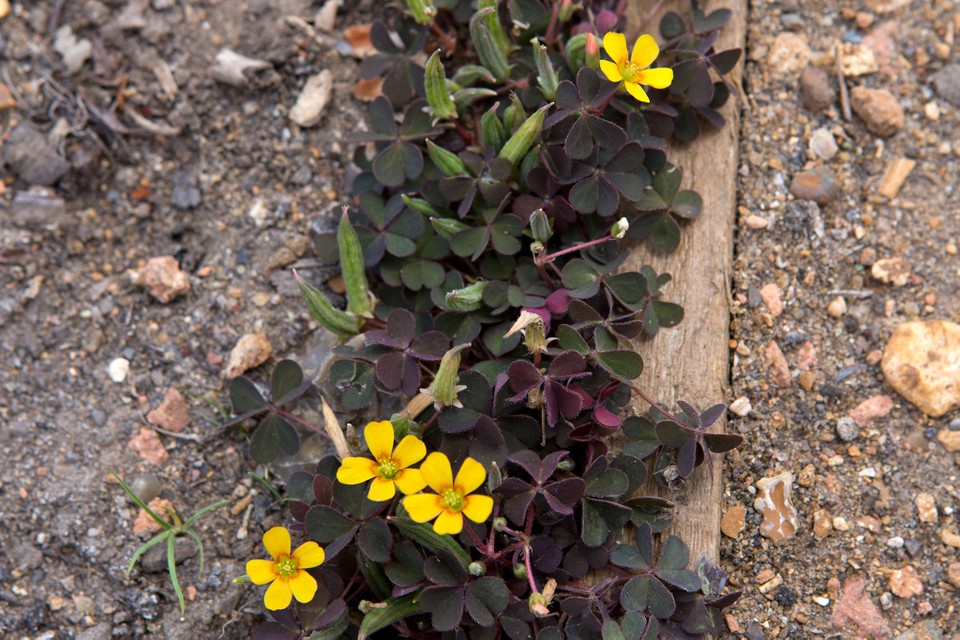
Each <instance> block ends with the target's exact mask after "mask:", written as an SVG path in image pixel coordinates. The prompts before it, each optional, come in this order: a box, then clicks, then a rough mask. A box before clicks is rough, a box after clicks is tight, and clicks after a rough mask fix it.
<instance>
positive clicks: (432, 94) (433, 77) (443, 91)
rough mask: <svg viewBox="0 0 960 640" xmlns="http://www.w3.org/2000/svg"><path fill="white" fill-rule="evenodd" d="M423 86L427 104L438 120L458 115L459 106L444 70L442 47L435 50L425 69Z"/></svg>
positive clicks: (451, 118) (449, 118) (450, 118)
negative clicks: (441, 57)
mask: <svg viewBox="0 0 960 640" xmlns="http://www.w3.org/2000/svg"><path fill="white" fill-rule="evenodd" d="M423 86H424V89H425V91H426V94H427V104H428V105H430V111H431V113H433V117H434V118H436V119H437V120H443V119H447V120H453V119H454V118H456V117H457V107H456V105H455V104H453V99H452V98H451V97H450V94H449V93H448V92H447V76H446V74H445V73H444V72H443V62H441V60H440V49H437V50H436V51H434V52H433V55H432V56H430V59H429V60H427V66H426V68H425V69H424V71H423Z"/></svg>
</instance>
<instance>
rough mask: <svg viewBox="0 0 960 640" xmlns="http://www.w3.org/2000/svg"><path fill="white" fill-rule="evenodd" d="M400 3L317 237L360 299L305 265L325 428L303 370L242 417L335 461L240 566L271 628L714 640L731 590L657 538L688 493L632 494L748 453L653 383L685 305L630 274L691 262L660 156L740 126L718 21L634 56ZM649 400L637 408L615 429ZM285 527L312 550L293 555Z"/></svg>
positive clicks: (611, 12)
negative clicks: (666, 255)
mask: <svg viewBox="0 0 960 640" xmlns="http://www.w3.org/2000/svg"><path fill="white" fill-rule="evenodd" d="M620 4H622V3H620ZM407 8H408V11H407V13H406V14H405V15H403V16H397V17H396V19H395V20H391V21H390V22H389V24H387V23H376V24H375V25H374V26H373V29H372V32H371V38H372V42H373V44H374V45H375V46H376V48H377V49H378V52H379V53H378V54H377V55H374V56H372V57H370V58H368V59H367V60H366V61H365V62H364V64H363V66H362V74H363V75H364V77H367V78H373V77H378V76H379V77H381V78H382V79H383V96H382V97H380V98H378V99H377V100H376V101H375V102H374V103H373V104H372V106H371V107H370V109H369V114H368V127H367V131H365V132H362V133H358V134H356V135H355V136H354V140H355V142H356V143H357V153H356V155H355V162H356V165H357V167H358V172H357V175H356V177H355V178H354V180H353V200H352V201H351V202H350V203H349V204H347V205H346V206H345V207H344V211H343V215H342V219H341V220H340V222H339V225H338V229H337V231H336V233H335V234H330V235H329V236H321V237H319V238H318V239H317V245H318V247H317V252H318V254H319V255H323V256H335V257H336V259H337V260H338V262H339V265H340V270H341V274H342V279H343V282H344V285H345V308H344V309H341V308H340V307H339V306H338V305H335V304H334V303H333V302H332V301H331V299H330V298H328V297H327V296H326V295H324V293H323V292H321V291H320V290H319V289H318V288H317V287H315V286H314V285H312V284H311V283H310V282H308V281H307V280H306V279H305V278H303V277H301V276H300V275H297V278H298V282H299V284H300V287H301V292H302V293H303V297H304V299H305V301H306V303H307V305H308V307H309V309H310V312H311V314H312V315H313V317H314V318H315V319H316V320H317V322H318V323H319V324H320V325H322V327H323V328H324V330H329V331H331V332H333V333H335V334H336V335H337V336H338V337H339V338H340V339H341V341H342V344H341V346H340V347H338V348H337V350H336V358H335V360H334V361H333V362H332V364H331V365H330V366H329V368H328V370H327V378H328V379H327V380H325V381H324V383H325V384H326V386H327V388H329V389H333V390H334V393H332V394H327V395H328V396H330V397H327V398H325V402H326V401H329V402H330V403H331V405H332V407H333V408H330V407H328V406H327V405H326V404H324V414H325V418H326V420H325V424H324V425H312V424H309V423H307V422H305V421H304V420H303V419H302V418H300V417H299V416H298V403H300V402H302V401H303V399H304V398H305V397H306V396H308V395H310V394H313V393H315V389H314V387H313V385H312V384H311V383H310V381H308V380H305V379H304V376H303V373H302V371H301V369H300V367H299V366H298V365H297V364H296V363H294V362H292V361H283V362H281V363H280V364H279V365H278V366H277V368H276V370H275V371H274V373H273V376H272V379H271V381H270V384H269V393H266V392H265V391H261V389H260V388H259V387H258V386H257V385H256V384H255V383H254V382H253V381H251V380H249V379H247V378H238V379H236V380H234V381H233V382H232V384H231V399H232V404H233V411H234V416H235V417H234V418H233V419H232V420H231V421H230V422H228V423H227V424H228V425H246V426H250V427H251V428H252V432H251V438H250V448H251V455H252V457H253V459H254V460H255V461H256V462H257V463H260V464H268V463H270V462H271V461H273V460H274V459H276V458H277V457H278V456H279V455H281V454H288V455H289V454H293V453H296V451H297V450H298V449H299V447H300V433H299V430H298V429H303V428H306V429H313V430H316V431H322V432H324V433H326V434H327V435H329V436H330V438H331V440H332V442H333V445H334V447H333V450H334V452H335V453H333V454H331V455H330V456H328V457H325V458H324V459H322V460H319V461H318V463H317V465H316V468H315V470H314V471H313V472H312V473H307V472H299V473H297V474H294V476H292V477H291V478H289V480H288V481H287V494H288V495H287V497H288V500H289V503H288V504H289V512H290V516H291V522H290V524H289V527H288V528H287V529H289V531H288V530H287V529H285V528H282V527H276V528H273V529H271V530H270V531H268V532H267V534H266V535H265V536H264V545H265V547H266V550H267V552H268V554H269V556H270V559H269V560H266V559H257V560H251V561H250V563H249V564H248V567H247V569H248V570H247V573H248V577H249V580H250V581H252V582H253V583H255V584H257V585H266V584H268V583H269V584H270V586H269V587H268V588H267V590H266V591H265V596H264V601H265V604H266V606H267V608H268V609H270V610H271V611H272V615H273V618H274V619H273V620H272V621H270V622H268V623H266V624H265V625H264V626H263V627H261V628H260V629H259V630H258V631H257V634H258V636H259V637H264V638H267V637H269V638H315V639H321V638H339V637H341V636H344V637H360V638H366V637H373V636H376V637H397V636H398V634H399V635H401V636H402V637H422V638H435V637H450V638H455V637H463V638H511V639H520V638H538V639H547V640H553V639H557V638H574V639H575V638H588V637H597V635H598V634H601V635H602V637H603V638H605V639H607V640H611V639H616V638H655V637H670V638H696V637H704V636H705V635H707V634H710V633H713V632H716V631H718V630H720V629H721V627H720V625H721V624H722V622H721V616H720V615H719V612H720V611H721V609H722V608H724V607H726V606H728V605H730V604H732V603H733V602H734V601H735V600H736V598H737V596H738V593H737V592H732V593H725V589H724V588H725V582H726V577H725V575H724V574H723V572H722V571H721V570H719V568H717V567H715V566H712V565H711V564H710V563H709V562H707V561H705V560H700V561H699V562H694V563H693V564H692V565H691V563H690V558H689V552H688V548H687V546H686V544H685V543H684V542H683V541H682V540H680V539H679V538H677V537H676V536H665V538H664V539H663V540H660V541H659V544H655V537H656V536H657V535H658V534H659V533H661V532H662V531H663V530H664V529H665V528H666V527H667V526H668V525H669V523H670V513H671V510H672V509H673V505H672V504H671V503H670V502H669V501H667V500H664V499H662V498H654V497H644V496H642V495H637V490H638V489H639V488H640V487H641V486H642V485H643V483H644V482H645V481H646V480H647V477H648V475H651V476H652V477H653V478H655V479H656V480H657V481H658V482H661V483H664V484H668V485H672V484H676V483H680V482H683V481H685V479H686V478H688V477H689V476H690V474H691V473H692V472H693V470H694V468H695V467H696V466H698V465H699V464H702V463H704V462H706V463H707V464H708V465H712V462H711V461H712V455H713V454H717V453H722V452H724V451H727V450H729V449H731V448H733V447H735V446H736V445H737V444H738V443H739V440H740V438H739V436H734V435H722V434H714V433H709V432H708V431H707V429H708V428H709V427H710V426H711V425H712V424H714V423H715V422H716V421H717V420H718V419H719V418H720V417H721V416H722V415H723V411H724V409H725V407H724V406H723V405H717V406H712V407H706V408H703V409H699V408H697V406H696V405H697V402H696V399H691V401H690V402H683V401H681V402H678V403H677V405H678V406H677V408H673V407H666V406H660V405H658V404H657V403H656V399H654V398H649V397H648V396H647V394H645V393H644V391H643V390H642V388H641V386H639V384H640V382H638V380H640V381H642V378H641V374H642V371H643V361H642V359H641V357H640V356H639V355H638V354H637V353H636V352H635V351H634V349H633V344H634V343H635V342H636V341H639V340H644V339H649V338H652V337H653V336H655V335H656V334H657V333H658V332H659V331H661V330H669V328H670V327H672V326H675V325H676V324H677V323H679V322H680V321H681V320H682V318H683V310H682V308H680V307H679V306H678V305H676V304H674V303H672V302H670V300H669V298H668V297H667V296H665V295H664V292H663V290H664V287H665V285H666V284H667V283H668V282H669V281H670V276H669V274H663V273H657V272H656V271H655V270H654V269H652V268H651V267H649V266H645V267H643V268H641V269H640V270H639V271H635V272H630V271H623V270H622V269H620V267H621V265H622V264H623V262H624V260H625V258H626V256H627V252H628V251H629V249H630V247H631V246H633V245H635V244H636V243H638V242H642V243H645V244H646V245H647V246H648V247H649V248H650V249H651V250H652V251H656V252H671V251H673V250H675V249H676V248H677V246H678V244H679V242H680V234H681V232H682V228H683V225H685V224H689V223H690V221H693V220H695V219H696V218H697V217H698V216H699V215H700V212H701V209H702V204H703V203H702V201H701V198H700V196H699V195H698V194H697V193H695V192H693V191H689V190H682V189H680V184H681V176H682V169H681V168H680V167H676V166H674V165H672V164H671V163H670V162H669V159H668V150H667V143H668V141H669V140H671V139H676V140H679V141H682V142H690V141H692V140H694V139H695V138H696V137H697V136H698V135H699V134H700V133H701V131H702V130H703V129H704V128H706V127H716V126H722V125H723V124H724V123H723V118H722V117H721V116H720V114H719V113H718V111H717V108H718V107H720V106H722V105H723V104H724V102H725V101H726V100H727V99H729V97H730V95H731V93H733V92H734V88H733V87H732V86H731V85H730V83H729V82H728V81H726V80H725V79H724V77H723V76H724V74H726V73H727V72H729V71H730V70H731V68H732V67H733V66H734V65H735V64H736V62H737V60H738V58H739V51H716V50H715V49H714V46H713V45H714V42H715V40H716V38H717V35H718V32H719V30H720V29H721V28H722V26H723V24H724V23H725V21H726V20H727V19H728V18H729V13H727V12H725V11H722V10H721V11H716V12H713V13H710V14H704V13H703V12H701V11H700V8H699V7H698V5H697V4H695V3H694V4H692V5H691V7H690V11H689V12H688V13H686V14H685V15H680V14H676V13H670V14H668V15H667V16H666V17H665V18H664V19H663V21H662V22H661V24H660V25H659V33H658V34H657V35H655V36H654V35H650V34H641V35H639V36H637V37H633V36H632V35H631V37H630V38H627V37H626V35H625V34H624V30H625V28H626V25H625V24H624V20H623V18H622V6H620V5H619V4H618V3H614V2H591V1H587V2H584V3H581V4H577V5H575V4H573V3H572V2H570V1H569V0H564V1H559V2H546V3H545V2H541V1H540V0H509V1H505V2H497V1H496V0H480V1H479V2H476V3H470V2H458V1H456V0H453V1H446V2H441V1H438V2H435V3H434V2H431V1H430V0H410V1H409V2H408V7H407ZM651 8H652V7H651ZM658 43H659V44H658ZM634 393H636V394H639V395H640V396H641V397H642V398H643V399H644V400H645V401H646V402H647V403H648V405H649V411H647V412H646V413H644V414H642V415H623V414H624V413H625V412H624V407H626V405H627V403H628V401H629V400H630V397H631V395H632V394H634ZM347 422H351V423H352V424H356V425H358V426H357V428H356V429H353V428H347V429H343V428H341V424H345V423H347ZM363 425H365V426H363ZM612 437H617V438H618V441H619V442H621V443H622V446H618V447H617V449H612V448H611V447H610V446H609V445H608V441H609V440H610V439H611V438H612ZM711 469H712V467H711ZM289 532H294V533H295V534H296V535H301V534H302V536H303V537H305V539H306V542H304V543H303V544H301V545H299V546H298V547H297V549H296V550H295V551H293V552H291V548H292V544H291V539H290V533H289ZM626 532H630V533H631V534H635V535H630V536H629V537H625V535H624V534H625V533H626ZM628 539H629V540H634V541H633V542H629V543H628V542H626V541H627V540H628ZM378 634H379V635H378Z"/></svg>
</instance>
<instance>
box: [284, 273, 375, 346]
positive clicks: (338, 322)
mask: <svg viewBox="0 0 960 640" xmlns="http://www.w3.org/2000/svg"><path fill="white" fill-rule="evenodd" d="M293 277H294V279H296V281H297V286H299V287H300V295H301V296H303V300H304V302H306V303H307V310H308V311H309V312H310V315H311V316H313V319H314V320H316V321H317V322H319V323H320V325H321V326H322V327H323V328H324V329H326V330H327V331H330V332H332V333H335V334H337V335H338V336H340V337H341V338H352V337H353V336H355V335H357V334H358V333H359V332H360V325H361V322H362V321H361V320H360V318H358V317H356V316H353V315H351V314H349V313H345V312H343V311H341V310H340V309H337V308H336V307H334V306H333V305H332V304H331V303H330V301H329V300H327V297H326V296H325V295H323V293H321V292H320V290H319V289H317V288H316V287H314V286H313V285H312V284H310V283H309V282H307V281H306V280H304V279H303V278H301V277H300V274H299V273H297V272H296V270H294V272H293Z"/></svg>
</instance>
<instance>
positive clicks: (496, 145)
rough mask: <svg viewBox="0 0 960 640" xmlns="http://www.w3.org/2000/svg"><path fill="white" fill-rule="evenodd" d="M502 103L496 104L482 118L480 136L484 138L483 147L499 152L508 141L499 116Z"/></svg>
mask: <svg viewBox="0 0 960 640" xmlns="http://www.w3.org/2000/svg"><path fill="white" fill-rule="evenodd" d="M499 108H500V103H499V102H497V103H495V104H494V105H493V106H492V107H490V109H488V110H487V111H486V113H484V114H483V115H482V116H480V136H481V137H482V138H483V146H485V147H490V148H492V149H495V150H497V151H499V150H500V147H502V146H503V142H504V141H505V140H506V139H507V130H506V129H504V128H503V123H502V122H500V117H499V116H498V115H497V109H499Z"/></svg>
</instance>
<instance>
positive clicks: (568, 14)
mask: <svg viewBox="0 0 960 640" xmlns="http://www.w3.org/2000/svg"><path fill="white" fill-rule="evenodd" d="M576 9H577V7H576V6H575V5H574V4H573V1H572V0H563V1H562V2H561V3H560V10H559V11H558V12H557V19H558V20H560V22H569V21H570V18H572V17H573V12H574V11H575V10H576Z"/></svg>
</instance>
